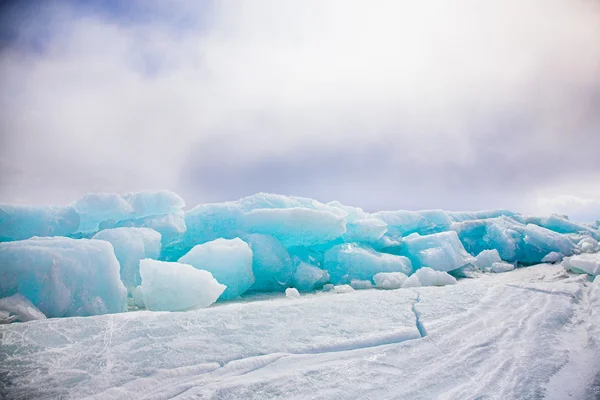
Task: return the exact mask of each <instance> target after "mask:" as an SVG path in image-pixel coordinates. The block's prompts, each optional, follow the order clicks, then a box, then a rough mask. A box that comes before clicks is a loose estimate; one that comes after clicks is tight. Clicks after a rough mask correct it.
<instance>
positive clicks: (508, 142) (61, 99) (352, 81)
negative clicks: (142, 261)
mask: <svg viewBox="0 0 600 400" xmlns="http://www.w3.org/2000/svg"><path fill="white" fill-rule="evenodd" d="M52 4H53V5H52V8H51V10H50V11H51V12H48V10H42V11H44V12H42V11H40V10H38V12H35V13H30V14H32V15H29V16H28V17H27V19H26V21H28V23H20V24H19V29H17V33H18V34H19V35H18V38H19V39H17V40H13V41H12V42H11V44H10V45H9V46H7V47H5V48H4V49H3V51H2V53H1V54H0V84H1V85H2V87H3V88H6V90H3V91H2V93H1V94H0V101H1V104H2V108H1V110H2V111H0V113H1V114H0V129H1V133H2V145H3V146H2V149H1V150H0V161H1V164H0V166H1V167H2V175H1V176H0V178H1V180H0V200H4V201H18V202H38V203H40V202H41V203H52V202H67V201H69V200H70V199H72V198H74V197H77V196H79V195H81V194H82V193H84V192H87V191H128V190H139V189H163V188H166V189H171V190H175V191H178V192H179V193H181V194H182V195H183V196H184V197H185V198H186V199H187V200H188V203H189V204H194V203H196V202H200V201H219V200H227V199H235V198H237V197H240V196H242V195H247V194H252V193H254V192H257V191H260V190H267V191H273V192H281V193H289V194H297V195H303V196H309V197H318V198H320V199H323V200H330V199H335V198H337V199H340V200H343V201H346V202H347V203H351V204H356V205H360V206H363V207H365V208H367V209H377V208H428V207H440V208H452V209H472V208H492V207H512V208H516V209H519V210H523V211H529V210H532V211H535V207H536V205H537V198H538V197H540V196H542V197H543V196H546V193H548V192H549V191H551V190H550V189H549V188H552V187H553V186H561V187H564V186H565V185H566V183H567V182H569V183H572V186H574V187H575V189H573V191H570V192H566V193H560V194H573V193H575V192H577V191H581V190H582V189H581V188H582V187H585V186H586V185H589V184H590V182H594V179H597V178H598V172H597V171H599V170H600V160H599V159H598V157H597V150H596V149H597V148H598V146H600V135H598V132H599V130H600V47H599V46H598V45H597V44H598V43H597V42H598V40H597V37H598V36H599V35H600V32H599V31H598V26H600V8H599V4H598V3H597V2H590V1H570V0H552V1H549V2H548V1H541V0H528V1H516V0H507V1H484V2H482V1H474V0H459V1H456V2H452V3H448V2H445V1H431V2H420V3H419V2H408V1H400V2H398V1H378V2H375V3H373V4H370V5H369V6H368V7H367V6H366V5H365V4H364V3H362V2H349V1H344V2H341V1H324V2H323V1H305V2H291V1H289V2H288V1H283V2H282V1H256V2H242V3H237V4H235V5H234V4H232V3H228V2H214V3H210V4H208V3H205V2H202V4H201V6H198V5H197V4H198V3H196V2H176V3H174V5H173V6H170V7H168V8H166V7H165V6H164V5H163V3H161V2H143V5H142V3H137V2H135V3H132V4H134V5H133V6H132V7H133V8H132V9H131V10H112V9H110V10H106V9H98V8H94V9H86V8H83V9H81V8H77V7H74V6H73V5H72V4H71V3H52ZM128 16H129V17H128ZM40 26H42V27H43V33H44V34H43V35H41V36H42V39H43V40H42V39H39V37H40V32H39V27H40ZM31 38H38V39H36V40H32V39H31ZM31 43H35V44H36V45H35V46H33V47H34V48H33V49H32V46H31V45H30V44H31ZM596 182H598V180H596ZM599 198H600V197H599Z"/></svg>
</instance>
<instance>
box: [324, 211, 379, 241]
mask: <svg viewBox="0 0 600 400" xmlns="http://www.w3.org/2000/svg"><path fill="white" fill-rule="evenodd" d="M327 205H328V206H332V207H337V208H339V209H340V210H343V211H344V212H346V213H347V214H348V215H347V217H346V233H344V235H342V239H343V240H344V242H348V243H350V242H375V241H377V240H379V239H380V238H381V237H382V236H383V235H384V234H385V233H386V232H387V224H386V223H385V222H383V221H382V220H381V219H379V218H375V217H373V216H371V215H370V214H368V213H366V212H364V211H363V210H362V209H361V208H358V207H351V206H346V205H344V204H342V203H340V202H338V201H332V202H330V203H328V204H327Z"/></svg>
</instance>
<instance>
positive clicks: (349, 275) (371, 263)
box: [324, 243, 412, 284]
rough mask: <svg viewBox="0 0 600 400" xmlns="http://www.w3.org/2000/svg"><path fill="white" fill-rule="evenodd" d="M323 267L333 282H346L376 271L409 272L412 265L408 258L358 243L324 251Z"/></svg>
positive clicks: (368, 277) (366, 278)
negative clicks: (379, 251)
mask: <svg viewBox="0 0 600 400" xmlns="http://www.w3.org/2000/svg"><path fill="white" fill-rule="evenodd" d="M324 269H325V270H327V271H328V272H329V274H330V276H331V282H332V283H334V284H339V283H348V282H350V281H351V280H352V279H359V280H369V279H371V278H372V277H373V275H375V274H377V273H378V272H402V273H405V274H410V273H411V272H412V265H411V262H410V260H409V259H408V258H406V257H403V256H396V255H392V254H383V253H378V252H376V251H375V250H372V249H370V248H367V247H364V246H361V245H358V244H352V243H350V244H341V245H337V246H334V247H333V248H331V249H330V250H328V251H327V252H326V253H325V258H324Z"/></svg>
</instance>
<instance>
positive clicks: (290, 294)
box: [285, 288, 300, 299]
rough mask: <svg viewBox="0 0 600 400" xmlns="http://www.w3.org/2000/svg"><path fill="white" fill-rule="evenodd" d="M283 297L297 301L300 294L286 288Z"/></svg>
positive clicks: (293, 289) (295, 290)
mask: <svg viewBox="0 0 600 400" xmlns="http://www.w3.org/2000/svg"><path fill="white" fill-rule="evenodd" d="M285 297H288V298H291V299H297V298H299V297H300V292H298V290H297V289H295V288H287V289H285Z"/></svg>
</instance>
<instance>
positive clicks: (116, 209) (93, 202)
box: [72, 190, 185, 232]
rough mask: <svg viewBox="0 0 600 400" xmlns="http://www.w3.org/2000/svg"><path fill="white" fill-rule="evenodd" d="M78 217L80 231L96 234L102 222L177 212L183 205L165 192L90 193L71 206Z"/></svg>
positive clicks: (177, 197) (179, 198)
mask: <svg viewBox="0 0 600 400" xmlns="http://www.w3.org/2000/svg"><path fill="white" fill-rule="evenodd" d="M72 206H73V208H74V209H75V211H76V212H77V213H78V214H79V215H80V217H81V222H80V225H79V231H80V232H95V231H97V230H98V229H99V225H100V224H101V223H102V222H111V223H117V222H118V221H120V220H126V219H137V218H144V217H149V216H152V215H166V214H172V213H180V212H181V209H182V208H183V207H184V206H185V202H184V201H183V199H182V198H181V197H179V196H178V195H177V194H175V193H173V192H169V191H166V190H163V191H158V192H150V191H144V192H137V193H125V194H123V195H120V194H117V193H89V194H86V195H85V196H83V197H81V198H80V199H78V200H76V201H75V202H74V203H73V204H72Z"/></svg>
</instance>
